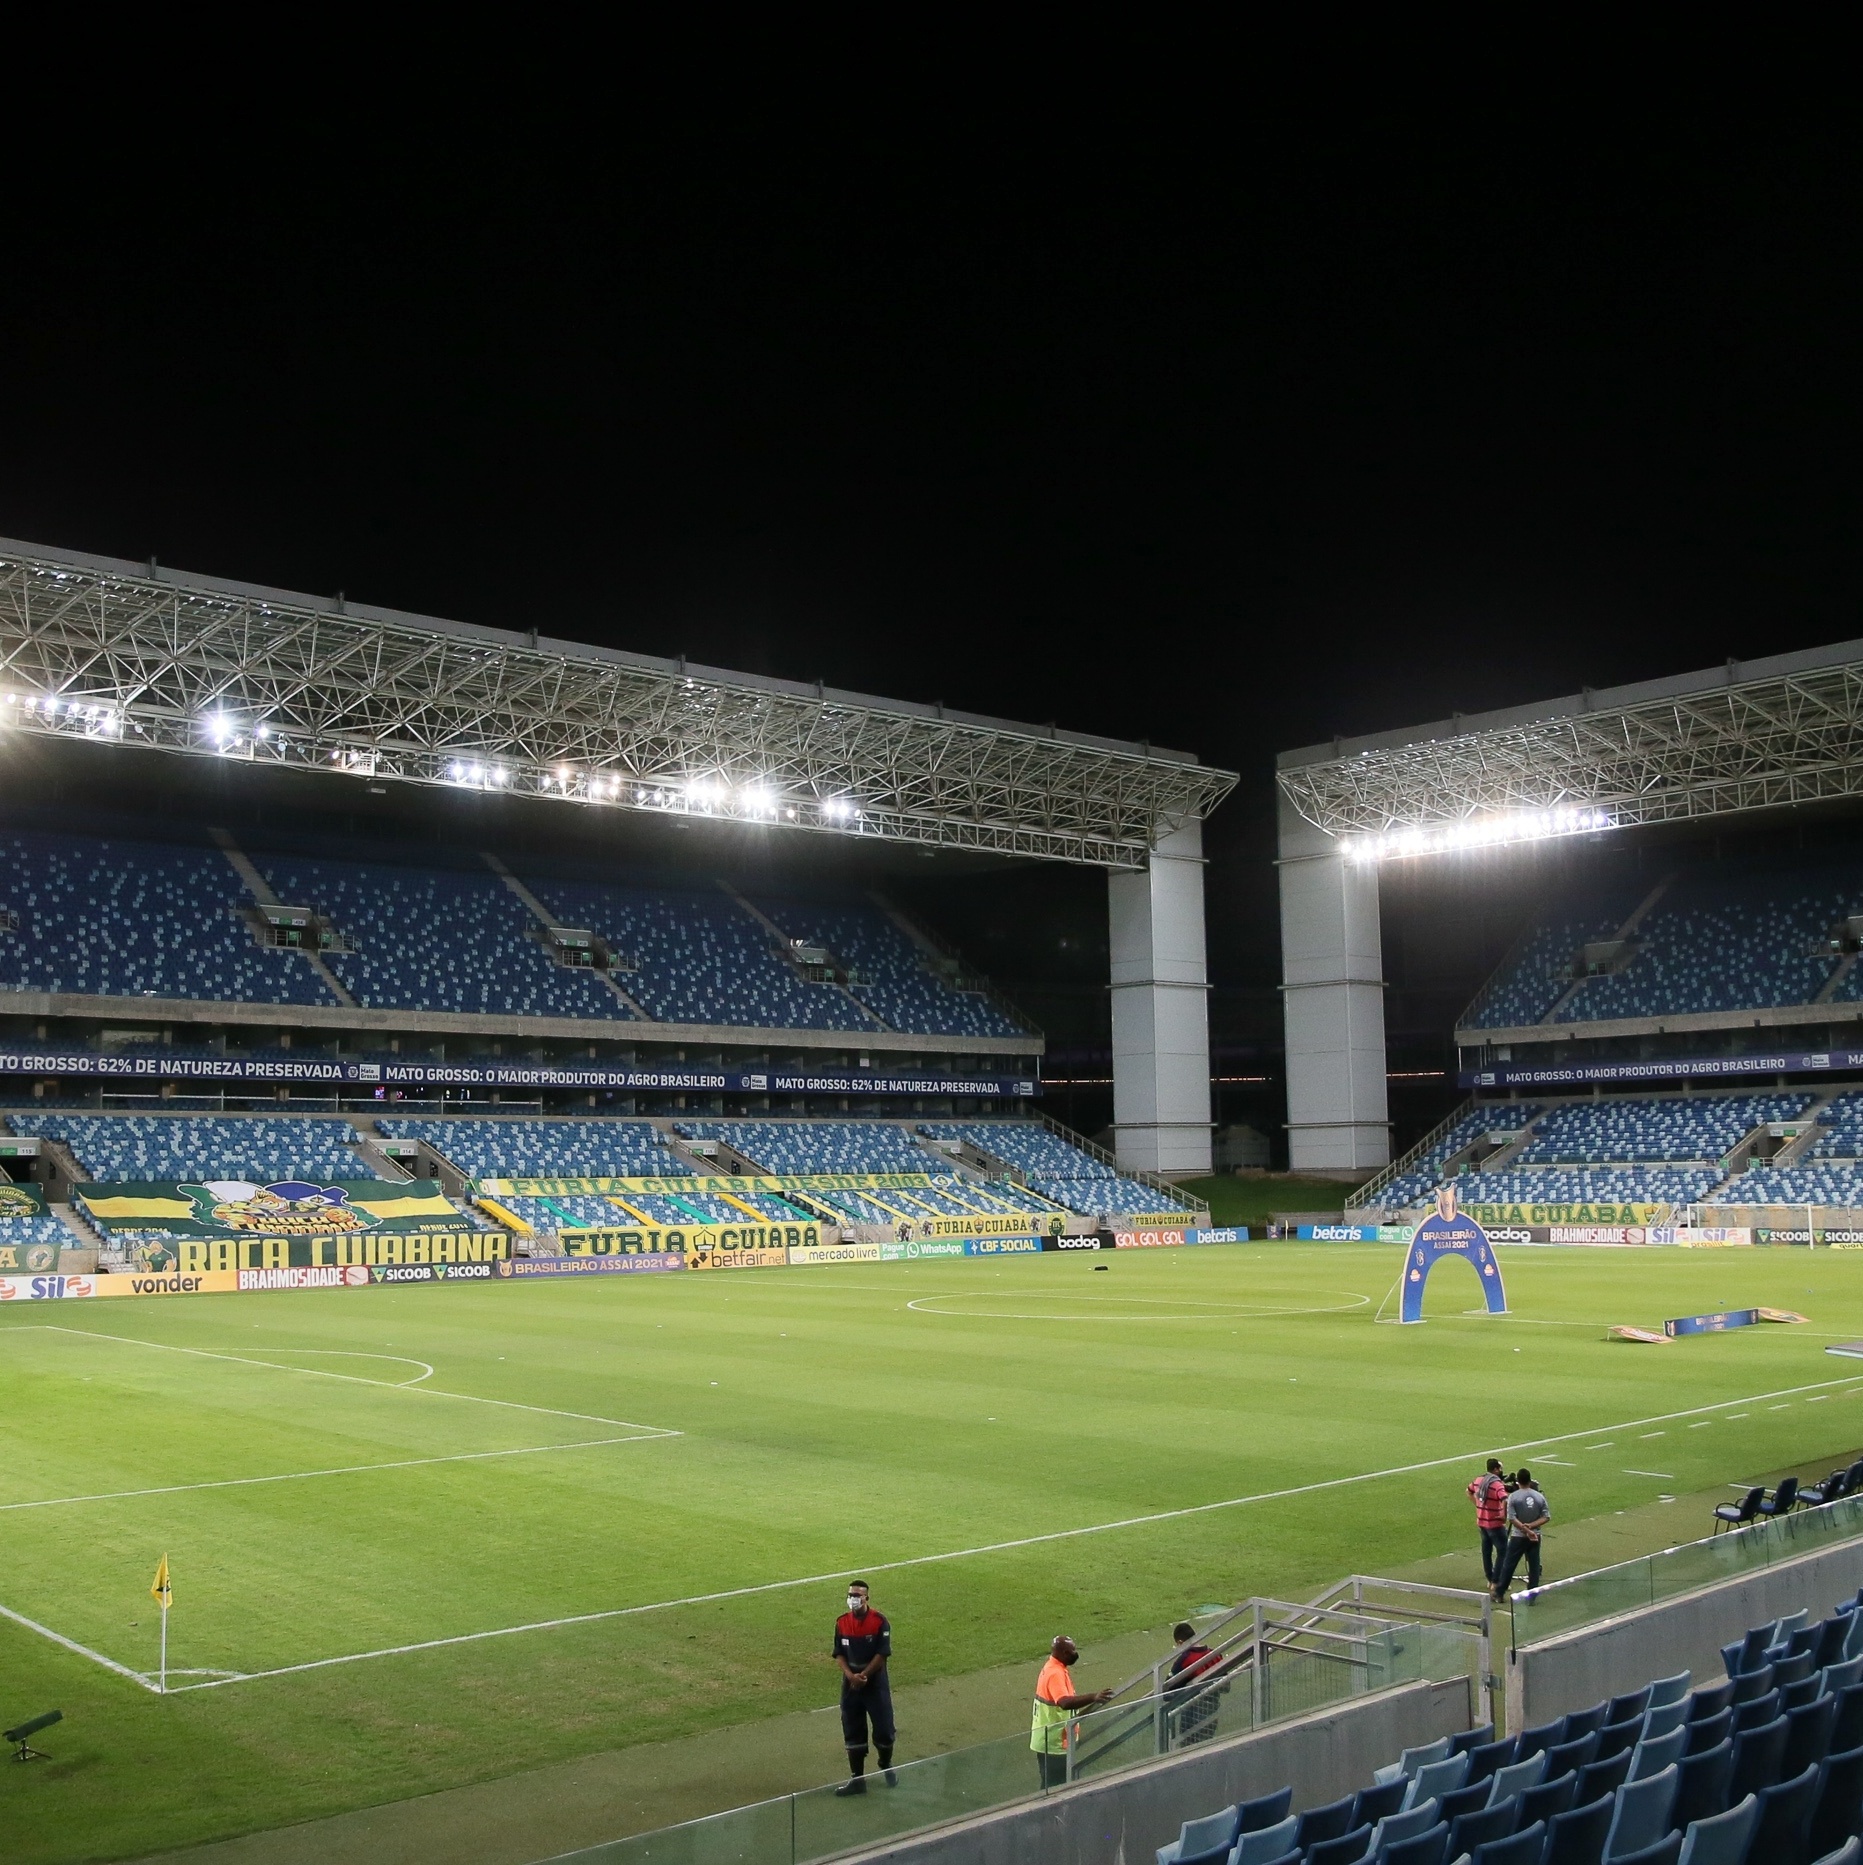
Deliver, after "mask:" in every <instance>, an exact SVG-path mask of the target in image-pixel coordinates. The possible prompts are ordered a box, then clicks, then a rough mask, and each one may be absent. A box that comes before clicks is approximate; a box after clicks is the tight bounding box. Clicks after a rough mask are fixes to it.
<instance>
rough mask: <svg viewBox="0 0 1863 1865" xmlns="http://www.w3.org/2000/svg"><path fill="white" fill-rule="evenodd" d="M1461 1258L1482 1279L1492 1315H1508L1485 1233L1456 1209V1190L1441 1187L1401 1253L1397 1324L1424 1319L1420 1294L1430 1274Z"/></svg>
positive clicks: (1451, 1187) (1491, 1249) (1505, 1300)
mask: <svg viewBox="0 0 1863 1865" xmlns="http://www.w3.org/2000/svg"><path fill="white" fill-rule="evenodd" d="M1449 1256H1455V1257H1460V1258H1461V1259H1462V1260H1463V1261H1464V1262H1465V1263H1467V1264H1468V1265H1469V1267H1470V1268H1471V1269H1473V1270H1474V1272H1475V1274H1476V1275H1477V1276H1478V1277H1479V1278H1480V1279H1481V1292H1482V1296H1483V1298H1484V1299H1485V1300H1486V1302H1487V1304H1488V1312H1489V1314H1491V1315H1504V1314H1506V1312H1507V1290H1506V1288H1505V1287H1504V1286H1503V1285H1502V1282H1501V1265H1500V1264H1499V1263H1498V1262H1497V1261H1496V1260H1495V1255H1494V1245H1493V1244H1491V1243H1490V1242H1489V1241H1488V1233H1487V1232H1486V1231H1485V1230H1483V1229H1482V1227H1481V1226H1480V1225H1479V1224H1477V1223H1476V1222H1475V1220H1474V1219H1473V1218H1472V1217H1465V1216H1463V1215H1462V1213H1461V1212H1459V1211H1457V1209H1456V1208H1455V1187H1454V1186H1453V1185H1444V1186H1441V1187H1439V1188H1438V1190H1437V1193H1436V1209H1435V1210H1434V1211H1433V1212H1432V1213H1431V1214H1430V1215H1429V1216H1428V1217H1426V1218H1425V1219H1424V1220H1423V1222H1422V1223H1421V1224H1419V1225H1418V1226H1417V1229H1416V1234H1415V1235H1414V1236H1413V1237H1412V1238H1411V1239H1410V1247H1409V1249H1408V1250H1406V1251H1405V1253H1404V1300H1403V1306H1402V1309H1401V1312H1400V1313H1399V1315H1398V1319H1399V1320H1400V1321H1421V1320H1422V1319H1423V1291H1424V1289H1425V1288H1426V1287H1428V1285H1429V1280H1430V1271H1431V1270H1432V1269H1434V1268H1435V1267H1436V1265H1437V1264H1438V1263H1440V1262H1441V1261H1442V1260H1443V1258H1444V1257H1449Z"/></svg>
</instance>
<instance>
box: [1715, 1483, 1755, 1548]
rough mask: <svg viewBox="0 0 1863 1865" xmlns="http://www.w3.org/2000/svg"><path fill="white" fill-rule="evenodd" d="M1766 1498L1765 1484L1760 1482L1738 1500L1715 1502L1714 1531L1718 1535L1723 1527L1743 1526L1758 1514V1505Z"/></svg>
mask: <svg viewBox="0 0 1863 1865" xmlns="http://www.w3.org/2000/svg"><path fill="white" fill-rule="evenodd" d="M1765 1500H1766V1486H1765V1484H1764V1483H1761V1484H1760V1485H1758V1486H1757V1487H1756V1488H1754V1489H1750V1490H1748V1491H1747V1493H1746V1494H1745V1495H1744V1496H1742V1497H1741V1499H1740V1500H1739V1501H1738V1502H1717V1503H1716V1504H1715V1505H1714V1532H1715V1533H1716V1534H1717V1535H1718V1534H1720V1533H1721V1532H1722V1531H1723V1530H1724V1529H1729V1528H1745V1527H1746V1525H1747V1524H1748V1523H1749V1522H1751V1521H1752V1520H1754V1518H1755V1517H1756V1516H1758V1514H1759V1506H1760V1504H1761V1503H1762V1502H1764V1501H1765Z"/></svg>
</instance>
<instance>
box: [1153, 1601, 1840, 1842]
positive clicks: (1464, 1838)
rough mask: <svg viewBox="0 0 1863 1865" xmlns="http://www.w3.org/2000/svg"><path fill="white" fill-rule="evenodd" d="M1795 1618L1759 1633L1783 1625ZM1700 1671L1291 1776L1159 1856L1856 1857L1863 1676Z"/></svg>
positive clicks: (1199, 1822)
mask: <svg viewBox="0 0 1863 1865" xmlns="http://www.w3.org/2000/svg"><path fill="white" fill-rule="evenodd" d="M1800 1616H1801V1617H1802V1616H1803V1615H1800ZM1836 1616H1838V1617H1840V1618H1841V1617H1843V1616H1845V1615H1836ZM1782 1623H1783V1622H1775V1624H1773V1625H1771V1626H1768V1627H1764V1628H1757V1629H1756V1634H1755V1637H1756V1638H1757V1637H1758V1636H1759V1635H1760V1634H1763V1635H1764V1638H1765V1639H1771V1640H1776V1639H1777V1636H1778V1634H1779V1632H1780V1626H1781V1624H1782ZM1802 1629H1805V1628H1803V1627H1794V1628H1792V1631H1793V1632H1796V1631H1798V1630H1802ZM1786 1636H1787V1640H1788V1642H1789V1640H1790V1637H1791V1636H1792V1633H1787V1635H1786ZM1767 1649H1768V1650H1770V1649H1772V1647H1771V1646H1768V1647H1767ZM1845 1662H1846V1663H1847V1662H1848V1661H1845ZM1860 1668H1863V1667H1860ZM1844 1674H1845V1673H1840V1674H1839V1675H1840V1677H1841V1676H1842V1675H1844ZM1691 1681H1692V1680H1691V1678H1690V1676H1689V1674H1688V1673H1687V1672H1682V1673H1680V1674H1679V1675H1677V1676H1674V1677H1668V1678H1662V1679H1659V1680H1656V1681H1655V1682H1653V1683H1651V1684H1647V1685H1644V1686H1643V1687H1641V1688H1640V1689H1638V1690H1635V1691H1631V1692H1628V1693H1626V1694H1625V1695H1623V1696H1619V1697H1614V1698H1611V1699H1608V1700H1606V1701H1604V1702H1600V1703H1597V1704H1594V1705H1593V1706H1591V1707H1590V1708H1589V1709H1585V1710H1580V1711H1575V1712H1573V1713H1572V1714H1570V1715H1567V1716H1563V1717H1560V1718H1558V1719H1557V1720H1556V1721H1553V1722H1549V1723H1546V1724H1542V1725H1540V1726H1538V1727H1536V1728H1530V1729H1526V1730H1523V1731H1521V1732H1520V1733H1519V1734H1518V1735H1513V1736H1508V1737H1506V1738H1503V1739H1502V1740H1500V1741H1495V1740H1493V1733H1494V1732H1493V1729H1492V1727H1491V1726H1490V1727H1487V1728H1482V1729H1473V1730H1466V1731H1464V1732H1463V1733H1462V1734H1460V1735H1458V1736H1454V1737H1444V1738H1442V1739H1441V1740H1439V1741H1436V1742H1432V1743H1428V1744H1423V1745H1420V1746H1418V1747H1415V1748H1411V1749H1407V1750H1406V1751H1405V1752H1404V1753H1403V1755H1402V1756H1400V1757H1399V1759H1398V1760H1397V1761H1395V1762H1393V1763H1392V1764H1390V1765H1389V1766H1388V1767H1385V1768H1381V1769H1379V1770H1377V1771H1376V1773H1375V1775H1374V1778H1373V1781H1372V1783H1371V1784H1370V1785H1369V1786H1368V1787H1366V1788H1363V1789H1361V1790H1360V1791H1359V1792H1357V1793H1355V1794H1350V1795H1346V1796H1343V1797H1342V1798H1340V1799H1339V1800H1337V1801H1333V1802H1331V1803H1329V1804H1327V1805H1324V1806H1318V1807H1310V1808H1308V1809H1306V1810H1305V1811H1304V1812H1301V1813H1299V1814H1297V1815H1296V1814H1294V1813H1293V1812H1292V1811H1291V1804H1292V1794H1291V1790H1288V1789H1282V1790H1280V1791H1279V1792H1278V1793H1276V1794H1271V1795H1266V1796H1263V1797H1261V1798H1259V1799H1256V1800H1251V1801H1247V1802H1243V1803H1240V1804H1238V1805H1236V1806H1232V1807H1227V1808H1224V1809H1222V1810H1220V1811H1219V1812H1217V1813H1214V1814H1211V1815H1207V1816H1205V1817H1203V1818H1201V1819H1195V1820H1189V1821H1186V1822H1185V1823H1184V1825H1183V1828H1182V1831H1181V1832H1180V1834H1179V1836H1178V1838H1177V1839H1176V1840H1175V1841H1173V1842H1172V1843H1171V1844H1170V1845H1168V1846H1165V1847H1163V1848H1161V1849H1160V1850H1159V1852H1158V1855H1157V1856H1158V1865H1449V1861H1452V1860H1453V1861H1456V1862H1457V1865H1461V1861H1464V1860H1466V1861H1468V1862H1469V1865H1684V1862H1685V1865H1747V1861H1751V1862H1752V1865H1808V1861H1812V1860H1817V1861H1820V1862H1822V1861H1824V1860H1827V1859H1844V1860H1845V1861H1846V1865H1849V1862H1850V1861H1853V1860H1854V1859H1855V1856H1856V1852H1857V1849H1858V1845H1859V1840H1858V1834H1859V1829H1860V1828H1863V1684H1858V1683H1856V1682H1854V1681H1851V1682H1848V1683H1842V1684H1841V1687H1839V1688H1836V1689H1821V1690H1820V1693H1819V1694H1818V1695H1816V1696H1815V1697H1814V1698H1812V1699H1811V1700H1809V1701H1807V1702H1806V1703H1804V1704H1802V1705H1800V1706H1799V1707H1798V1708H1796V1709H1795V1710H1793V1711H1790V1712H1784V1713H1771V1712H1774V1711H1775V1708H1776V1706H1775V1705H1774V1704H1772V1703H1770V1702H1767V1701H1766V1700H1764V1698H1763V1697H1759V1696H1749V1697H1747V1698H1745V1699H1741V1698H1740V1694H1739V1693H1740V1683H1739V1679H1738V1678H1730V1679H1729V1680H1728V1681H1726V1682H1725V1683H1722V1684H1719V1685H1714V1686H1709V1687H1705V1688H1703V1689H1701V1690H1697V1691H1694V1692H1693V1693H1692V1694H1691V1693H1690V1690H1689V1685H1690V1683H1691ZM1807 1681H1813V1682H1816V1681H1817V1680H1807ZM1748 1706H1751V1709H1752V1717H1751V1719H1750V1720H1749V1721H1747V1722H1746V1723H1744V1724H1743V1723H1741V1722H1740V1721H1739V1712H1740V1710H1741V1709H1742V1708H1745V1707H1748ZM1762 1716H1763V1718H1764V1719H1763V1720H1759V1718H1761V1717H1762Z"/></svg>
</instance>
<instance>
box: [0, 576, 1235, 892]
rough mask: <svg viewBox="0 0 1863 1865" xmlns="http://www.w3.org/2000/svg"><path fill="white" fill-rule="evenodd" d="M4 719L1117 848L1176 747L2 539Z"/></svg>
mask: <svg viewBox="0 0 1863 1865" xmlns="http://www.w3.org/2000/svg"><path fill="white" fill-rule="evenodd" d="M0 727H4V728H6V729H9V730H18V731H27V732H36V733H45V734H50V735H54V736H57V737H61V738H76V739H92V740H100V741H104V742H109V743H121V744H140V745H146V746H150V747H153V748H156V749H159V750H163V751H170V752H180V753H187V754H191V755H194V756H198V757H214V758H235V759H246V760H249V761H252V762H256V763H264V764H274V765H284V766H292V767H296V768H299V769H311V770H322V771H328V772H334V773H340V774H344V775H349V776H354V777H363V778H371V779H376V780H379V781H394V782H402V783H418V784H444V785H450V786H453V787H456V788H457V787H467V788H474V789H487V790H490V789H496V790H501V791H504V792H507V793H510V794H517V795H529V796H540V797H552V798H559V799H562V800H566V801H570V802H579V803H583V804H585V805H590V806H596V807H605V808H618V809H638V810H648V811H653V812H655V813H658V814H668V813H671V814H684V815H702V816H708V817H714V818H720V819H725V820H731V819H736V820H740V821H746V822H760V823H768V824H773V825H776V826H779V827H791V828H798V829H817V830H825V831H830V832H833V833H836V834H843V835H860V836H867V837H872V838H876V839H880V840H885V841H893V842H915V843H928V844H932V845H934V846H939V847H946V848H962V849H974V850H981V851H985V852H988V853H994V854H1003V855H1033V856H1038V857H1041V858H1044V859H1047V860H1056V861H1070V862H1081V863H1087V864H1091V865H1095V866H1103V867H1132V866H1136V865H1139V864H1140V863H1142V862H1143V860H1144V858H1145V855H1146V851H1147V850H1148V849H1150V848H1151V847H1152V846H1154V845H1155V844H1156V843H1157V842H1158V841H1159V840H1160V839H1161V838H1162V837H1163V836H1165V835H1168V834H1169V833H1171V832H1172V831H1173V830H1175V829H1177V828H1180V827H1182V826H1183V825H1184V824H1186V823H1188V822H1191V821H1196V820H1200V819H1201V818H1202V817H1204V816H1207V815H1208V814H1209V813H1210V811H1211V810H1213V809H1214V808H1215V807H1216V805H1217V804H1218V803H1220V802H1221V801H1222V799H1223V798H1224V797H1225V796H1226V795H1227V794H1228V792H1229V791H1230V789H1231V788H1233V786H1234V784H1235V781H1236V779H1235V776H1234V775H1233V773H1231V772H1227V771H1218V770H1211V769H1208V768H1206V767H1205V766H1203V765H1200V764H1199V763H1198V762H1197V760H1196V759H1195V758H1194V757H1193V756H1191V755H1190V754H1189V753H1187V752H1180V751H1165V750H1160V749H1158V748H1156V747H1154V746H1151V745H1141V744H1127V743H1123V742H1121V741H1119V740H1117V739H1109V738H1095V737H1090V736H1087V735H1086V734H1083V733H1079V732H1064V731H1060V730H1058V729H1057V728H1056V727H1054V726H1037V725H1018V724H1015V723H1012V722H1010V721H1007V720H1001V719H990V718H982V717H978V716H975V715H972V714H969V713H958V712H952V711H949V710H947V709H946V708H944V707H943V706H925V705H918V704H914V703H912V702H909V701H902V700H888V699H877V698H874V697H872V696H871V695H868V694H863V693H847V692H841V691H838V690H836V689H834V688H828V687H823V686H821V685H819V684H817V685H805V684H802V683H800V682H796V681H789V680H774V679H768V678H764V677H762V676H760V675H756V674H741V673H728V672H725V671H722V670H720V669H718V668H712V667H700V666H696V665H688V664H687V662H686V661H685V660H684V659H683V657H682V658H681V659H679V660H665V659H660V658H658V657H656V656H653V655H645V654H627V653H621V652H618V651H616V650H614V649H609V648H597V647H589V646H585V645H583V644H580V643H577V642H569V641H557V640H551V639H547V638H540V637H539V636H538V635H537V634H535V633H531V634H528V635H526V634H514V633H509V632H507V631H505V630H503V629H496V628H483V627H478V626H475V625H473V624H471V623H465V622H448V621H439V620H436V619H435V618H433V617H431V616H424V615H408V614H404V613H401V612H400V611H397V610H392V609H375V608H365V607H362V606H360V605H358V604H354V603H349V602H345V601H344V600H343V599H342V598H341V597H338V598H335V599H328V598H323V597H317V596H306V595H301V594H293V593H292V592H290V591H286V590H276V589H263V588H257V587H254V586H252V585H249V584H244V583H231V582H225V581H222V580H221V579H219V578H216V577H205V576H192V575H186V574H182V573H179V572H176V571H172V570H168V569H164V568H160V567H158V566H157V565H156V564H155V563H154V562H153V561H151V562H148V563H143V564H135V563H126V562H122V561H119V560H116V559H112V558H103V557H89V556H82V555H79V554H77V553H75V552H71V551H63V550H55V549H51V548H48V547H45V546H42V545H36V544H18V543H13V542H10V541H7V540H0Z"/></svg>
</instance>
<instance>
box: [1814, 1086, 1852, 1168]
mask: <svg viewBox="0 0 1863 1865" xmlns="http://www.w3.org/2000/svg"><path fill="white" fill-rule="evenodd" d="M1818 1125H1819V1127H1820V1128H1822V1129H1823V1131H1822V1132H1820V1133H1819V1135H1818V1137H1817V1139H1816V1140H1815V1141H1814V1142H1813V1143H1812V1146H1811V1149H1810V1153H1809V1155H1808V1156H1809V1157H1810V1158H1812V1159H1863V1094H1840V1095H1834V1096H1833V1097H1832V1098H1831V1099H1830V1100H1829V1101H1827V1102H1826V1103H1825V1104H1824V1106H1822V1107H1821V1108H1819V1109H1818Z"/></svg>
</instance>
